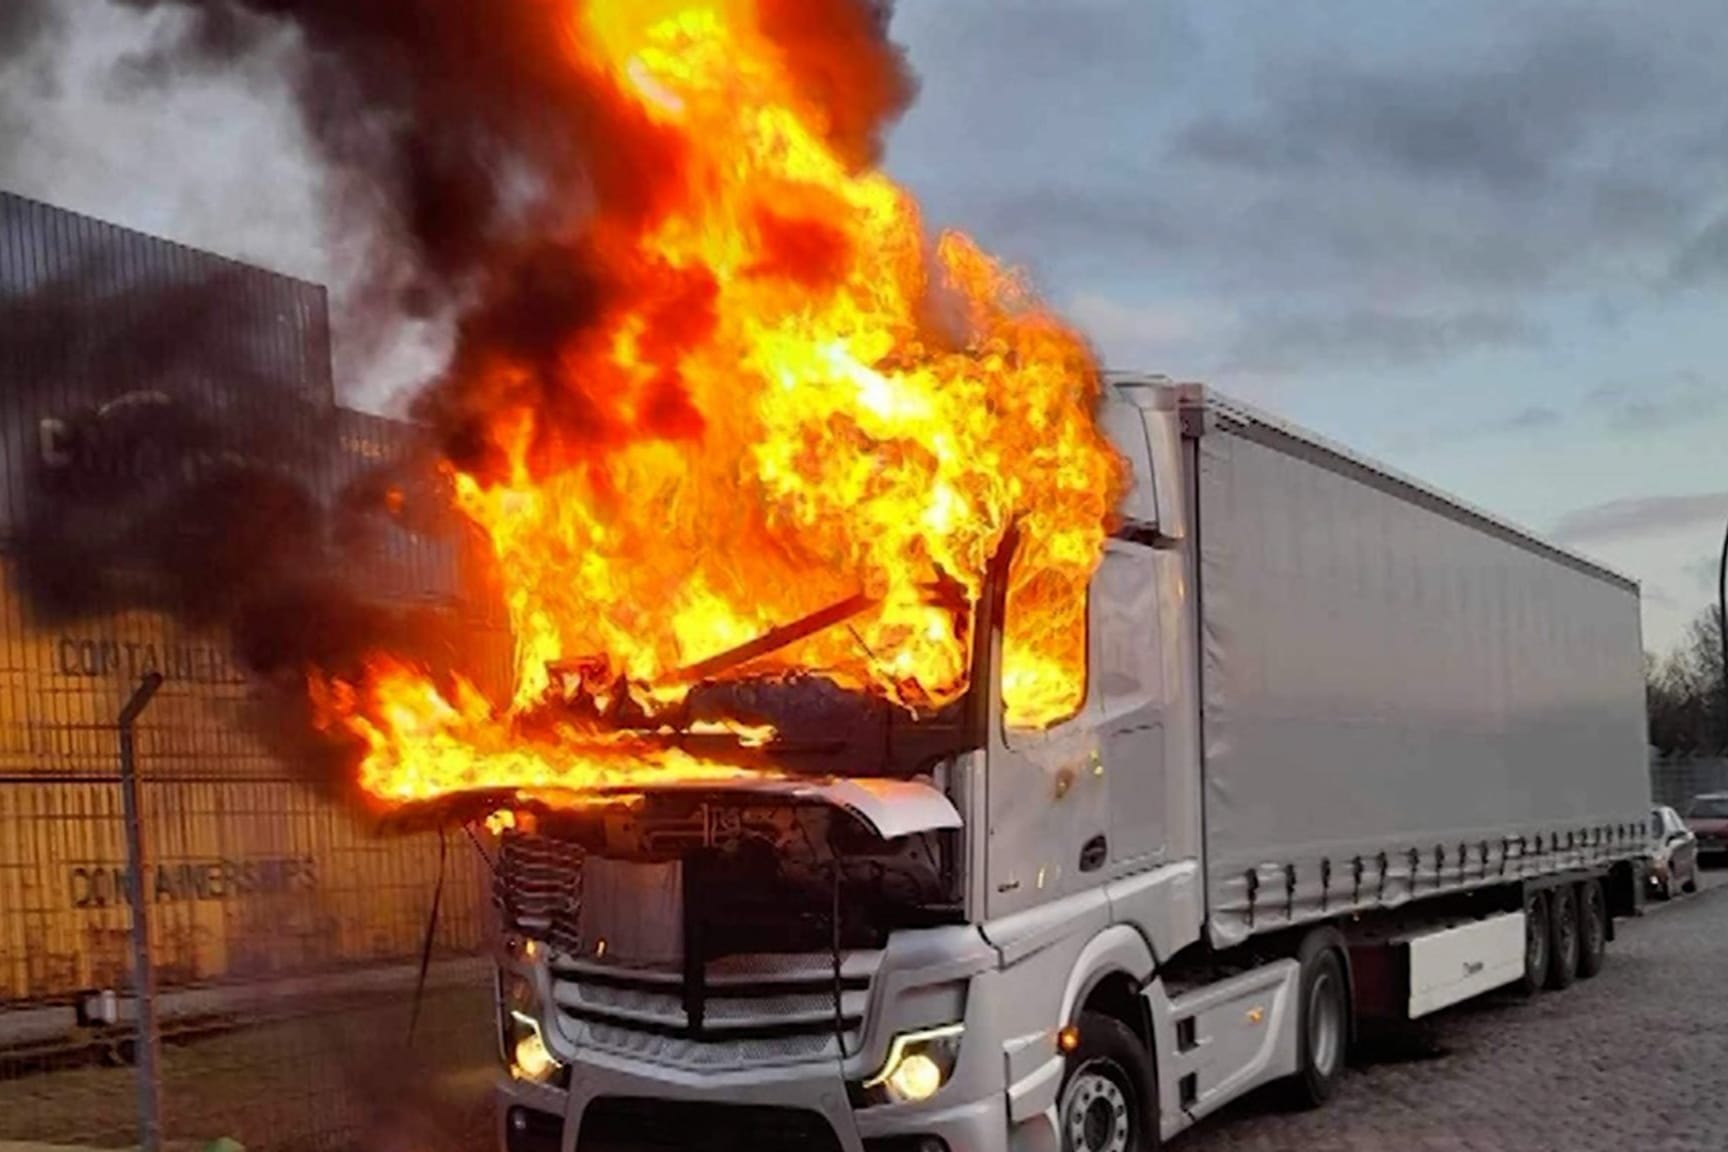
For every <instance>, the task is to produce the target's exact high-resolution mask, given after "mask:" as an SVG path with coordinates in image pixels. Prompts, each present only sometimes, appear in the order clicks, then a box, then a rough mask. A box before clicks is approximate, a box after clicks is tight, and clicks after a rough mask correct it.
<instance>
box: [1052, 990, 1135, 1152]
mask: <svg viewBox="0 0 1728 1152" xmlns="http://www.w3.org/2000/svg"><path fill="white" fill-rule="evenodd" d="M1153 1083H1154V1081H1153V1078H1152V1058H1151V1056H1150V1055H1149V1054H1148V1053H1147V1052H1146V1049H1145V1047H1144V1046H1143V1045H1142V1044H1141V1043H1140V1038H1139V1037H1138V1036H1135V1035H1134V1033H1133V1032H1131V1031H1130V1030H1129V1029H1128V1027H1127V1026H1126V1025H1124V1024H1123V1023H1122V1022H1121V1021H1120V1020H1117V1019H1115V1018H1114V1017H1111V1016H1104V1015H1100V1014H1099V1013H1097V1012H1083V1013H1081V1014H1080V1045H1079V1047H1077V1048H1075V1049H1074V1051H1073V1052H1072V1053H1070V1054H1069V1056H1068V1069H1067V1071H1066V1072H1065V1073H1064V1074H1063V1077H1062V1091H1061V1093H1060V1095H1058V1096H1057V1100H1056V1115H1057V1119H1058V1122H1059V1123H1060V1124H1061V1125H1062V1152H1152V1149H1155V1148H1157V1147H1158V1130H1157V1125H1156V1124H1155V1123H1153V1121H1154V1119H1155V1118H1156V1116H1157V1110H1156V1108H1154V1107H1150V1106H1149V1105H1150V1104H1151V1103H1152V1102H1153V1101H1155V1100H1156V1099H1157V1095H1156V1093H1155V1092H1154V1091H1153Z"/></svg>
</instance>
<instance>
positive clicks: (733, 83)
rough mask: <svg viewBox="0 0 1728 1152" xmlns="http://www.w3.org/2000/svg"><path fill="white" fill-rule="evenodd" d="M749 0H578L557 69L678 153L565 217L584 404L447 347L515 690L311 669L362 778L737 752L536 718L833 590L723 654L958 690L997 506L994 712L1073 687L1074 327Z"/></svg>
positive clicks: (1081, 440)
mask: <svg viewBox="0 0 1728 1152" xmlns="http://www.w3.org/2000/svg"><path fill="white" fill-rule="evenodd" d="M760 2H761V0H652V2H651V0H590V2H588V3H584V4H579V5H578V4H572V5H571V10H570V16H569V22H568V64H569V67H570V68H573V69H579V70H583V71H584V72H585V73H587V74H588V78H589V79H590V80H591V81H592V83H593V85H594V86H595V88H596V89H597V90H600V91H603V92H607V93H608V94H609V97H608V98H609V99H611V100H615V101H616V102H618V104H619V105H620V106H621V107H623V108H624V109H625V112H624V113H623V114H621V115H620V116H619V121H620V123H629V124H632V125H634V126H635V131H636V132H637V134H638V135H637V138H635V139H633V140H630V141H619V142H618V146H619V147H620V148H621V149H631V148H637V146H638V145H642V144H644V142H649V141H651V142H653V147H645V146H644V147H640V148H637V151H639V152H641V153H643V154H645V155H652V156H657V157H666V158H671V160H672V161H673V167H672V168H670V169H669V170H668V171H667V172H666V173H665V180H664V184H663V186H662V187H661V193H662V194H661V196H660V200H659V202H657V203H656V204H654V205H653V206H652V207H651V208H645V209H644V210H643V212H642V213H641V214H639V215H638V216H635V217H632V218H631V219H629V220H622V219H618V218H614V217H608V216H605V215H596V216H590V217H589V218H586V219H583V220H582V221H581V222H580V223H579V225H577V226H576V227H577V228H578V229H579V231H580V239H579V243H578V244H573V245H572V252H573V254H575V253H580V256H579V258H580V259H581V260H583V261H584V262H585V269H584V274H585V275H588V276H591V277H592V279H593V280H594V282H595V283H596V284H601V285H605V286H606V295H605V301H606V302H605V304H604V305H603V306H602V307H601V308H600V309H599V313H600V315H599V317H598V319H596V320H592V321H590V322H589V323H587V324H586V325H585V326H584V327H582V328H581V330H580V331H581V335H580V337H579V338H576V339H572V340H570V341H568V342H566V343H565V344H564V345H563V346H562V347H560V348H559V349H558V350H557V372H558V373H559V374H560V376H561V378H562V380H563V381H565V382H566V384H567V388H568V399H569V401H570V404H569V406H568V407H574V406H577V405H580V407H581V409H582V410H581V412H580V415H579V417H578V418H576V419H572V417H571V415H570V412H569V411H568V410H564V411H553V410H551V409H552V407H554V405H549V404H548V402H547V400H546V396H545V393H544V391H543V390H542V391H535V390H533V389H527V388H523V387H521V386H520V385H521V377H522V375H523V374H524V373H525V372H526V371H528V369H527V368H526V367H525V366H523V365H521V364H518V363H513V362H512V361H511V360H510V359H509V358H508V357H507V356H495V357H490V358H483V359H481V360H478V361H476V360H475V359H474V358H469V360H468V362H467V363H466V365H465V368H464V370H467V371H471V372H475V373H479V374H481V375H482V376H483V379H479V380H471V381H469V382H468V383H469V385H470V387H469V392H470V394H477V395H485V396H488V397H492V398H493V400H492V402H491V403H490V405H489V407H488V408H487V409H486V411H485V419H484V436H485V439H486V441H487V444H486V448H487V450H488V455H487V459H488V460H489V461H490V463H489V464H488V465H487V466H485V467H480V466H477V465H476V466H467V467H459V466H455V465H452V471H453V479H454V481H455V485H454V488H455V492H456V494H457V502H458V505H459V507H460V509H461V511H462V512H463V513H464V514H465V515H466V516H467V517H468V518H470V519H471V520H472V521H473V523H474V524H475V525H477V526H478V527H479V528H480V529H481V530H482V531H483V533H484V534H485V536H486V538H487V539H488V540H489V541H490V543H491V546H492V548H493V550H494V551H495V553H496V558H497V561H498V565H497V568H498V572H499V573H500V577H501V580H502V583H503V589H504V595H505V601H506V604H507V606H508V609H509V615H510V619H511V623H512V626H513V628H514V632H515V636H516V643H517V660H516V664H517V668H516V672H517V682H516V689H515V695H514V700H513V702H512V703H511V704H510V705H509V706H507V707H505V708H502V709H498V708H495V707H494V706H493V705H491V704H488V703H487V702H486V701H485V700H484V699H483V698H482V697H481V696H480V695H479V694H478V693H477V692H475V691H474V690H472V689H471V688H469V687H467V686H465V685H462V684H460V683H459V684H457V686H456V687H455V688H453V689H452V688H449V687H448V686H447V685H446V686H445V687H444V688H440V687H437V686H435V683H434V681H433V680H432V679H431V678H430V677H428V676H427V675H424V674H423V673H422V672H421V671H419V670H417V669H415V668H412V667H409V666H407V665H406V664H403V663H401V662H398V661H395V660H392V659H388V658H381V659H380V660H378V661H377V662H376V663H375V664H374V665H373V666H372V667H371V669H370V670H369V673H368V675H367V676H365V677H363V678H361V679H362V682H360V683H346V682H338V681H331V680H328V679H325V678H323V677H315V693H316V695H317V696H318V700H319V703H320V705H321V710H322V712H323V714H324V715H325V716H326V718H327V719H328V721H329V722H330V723H333V724H337V725H340V726H342V727H344V728H345V729H346V730H348V731H349V732H350V733H352V734H354V735H356V736H358V737H360V738H361V739H362V740H363V741H364V743H365V746H366V749H367V750H368V755H367V758H366V762H365V765H364V770H363V783H364V785H365V787H366V788H367V789H368V790H369V791H370V792H372V793H373V794H374V795H376V796H378V797H380V798H383V799H387V800H413V799H422V798H428V797H433V796H438V795H441V794H445V793H449V792H452V791H458V790H466V789H473V788H482V787H508V788H514V787H524V788H558V789H564V790H570V791H574V792H577V793H580V792H582V791H584V790H589V789H593V788H597V787H602V786H606V787H611V786H630V785H643V784H649V783H653V782H656V781H659V780H665V779H688V778H691V777H702V776H709V775H712V776H716V777H725V776H731V775H735V774H736V773H737V772H739V771H740V769H738V768H735V767H730V766H728V765H726V764H723V763H715V762H709V761H706V760H704V759H703V758H702V757H700V756H697V755H694V754H691V753H689V752H686V751H680V750H676V749H668V748H667V747H665V745H664V743H663V742H656V741H655V740H654V739H653V738H652V736H651V735H645V734H643V733H642V732H640V731H637V732H634V733H632V734H628V735H626V734H621V733H619V732H616V731H612V732H608V731H605V730H604V729H603V728H602V727H600V726H596V725H594V724H591V723H584V722H579V721H577V720H575V719H574V718H571V719H568V720H556V719H554V720H552V721H547V720H546V719H545V717H546V715H547V713H548V707H549V705H548V702H549V701H552V702H567V701H568V700H569V699H570V698H571V696H572V694H580V695H582V696H583V698H584V699H586V700H589V701H593V700H595V699H598V700H599V701H600V703H601V704H607V703H616V700H615V699H613V697H615V696H616V695H617V694H619V693H624V694H627V695H628V696H629V697H630V698H631V700H632V702H633V703H634V704H636V705H637V706H638V707H639V708H640V709H645V710H646V711H647V712H648V713H650V714H653V713H654V711H655V709H657V708H663V707H666V706H667V705H669V704H671V703H674V702H676V701H677V700H678V699H680V698H681V697H682V696H683V695H684V694H685V693H686V692H687V691H688V688H689V680H690V679H691V677H690V676H688V675H685V674H684V672H685V670H688V669H690V668H692V666H695V665H700V664H701V663H702V662H703V661H707V660H711V659H712V658H714V657H716V656H717V655H720V654H722V653H726V652H729V651H732V650H734V649H736V648H738V647H739V646H740V645H743V644H747V643H748V642H750V641H752V640H753V639H756V638H758V637H761V636H763V635H764V634H765V633H769V632H770V631H771V630H773V629H776V628H779V627H783V626H785V625H787V624H789V623H792V622H795V621H798V620H800V619H803V618H806V617H809V616H810V615H812V614H813V613H818V612H821V611H822V610H824V609H826V608H829V607H831V606H833V605H835V604H837V603H842V602H851V603H852V604H853V605H855V606H856V608H857V610H856V611H854V612H850V613H848V614H847V618H846V619H843V620H840V621H838V622H837V623H835V625H834V626H832V627H828V628H826V629H824V630H821V631H818V632H816V633H815V634H813V635H809V636H807V637H804V638H802V639H800V640H798V641H796V642H795V643H792V644H790V645H789V646H785V647H782V648H779V649H778V650H774V651H771V652H767V653H765V654H761V655H759V656H758V657H757V658H755V659H753V660H750V661H747V662H746V663H744V664H742V665H738V666H736V667H732V668H728V669H725V670H724V671H723V672H719V673H717V674H720V675H734V676H742V675H749V676H753V677H754V676H776V675H785V674H791V673H808V674H813V675H819V676H824V677H827V678H828V679H830V680H832V681H833V682H835V683H836V684H838V685H841V686H842V687H844V688H847V689H849V690H854V691H857V692H863V693H869V694H874V695H876V696H879V697H883V698H886V699H888V700H890V701H893V702H894V703H895V704H897V705H900V706H903V707H905V708H908V709H911V710H914V711H923V710H930V709H935V708H939V707H941V706H943V705H945V704H948V703H950V702H952V701H954V700H955V699H957V698H958V697H959V696H960V695H961V694H963V693H964V692H965V691H966V690H967V688H968V683H967V678H968V672H969V648H970V643H971V638H970V634H969V633H970V620H971V612H970V605H971V604H973V603H975V602H976V600H977V598H978V596H979V595H980V594H981V592H982V590H983V588H982V586H983V581H984V573H985V571H986V568H987V564H988V561H989V559H990V557H991V556H992V554H993V552H994V550H995V549H996V547H997V545H998V544H999V542H1000V541H1001V540H1002V538H1003V536H1004V534H1005V532H1006V531H1007V530H1008V528H1009V526H1010V524H1011V523H1013V522H1017V523H1018V525H1019V529H1020V539H1021V543H1020V547H1019V550H1018V552H1017V554H1016V563H1015V566H1014V570H1013V576H1012V579H1011V581H1010V588H1009V593H1008V625H1007V627H1008V634H1007V642H1006V644H1005V648H1006V652H1005V656H1004V666H1003V668H1002V669H1001V676H1002V682H1003V692H1004V701H1005V707H1006V711H1007V719H1008V721H1009V723H1011V724H1014V725H1018V726H1027V727H1038V726H1042V725H1046V724H1048V723H1050V722H1052V721H1054V720H1057V719H1060V718H1062V717H1065V716H1067V715H1069V714H1071V713H1072V712H1073V710H1074V709H1075V708H1076V707H1077V706H1078V704H1079V702H1080V701H1081V700H1082V699H1083V697H1084V694H1085V644H1086V629H1085V619H1084V614H1085V596H1084V588H1085V585H1086V584H1087V582H1088V580H1089V579H1090V577H1091V574H1092V572H1093V570H1094V568H1095V567H1096V564H1097V561H1098V557H1099V555H1100V551H1101V548H1102V543H1103V540H1104V538H1105V534H1106V531H1107V522H1108V519H1109V516H1110V514H1111V510H1112V508H1113V506H1114V503H1115V499H1116V497H1117V495H1118V493H1119V491H1120V487H1121V483H1122V472H1121V465H1120V462H1119V460H1118V458H1117V457H1116V456H1115V455H1114V453H1113V452H1112V451H1111V450H1110V449H1109V447H1108V446H1107V444H1106V442H1105V440H1104V439H1103V437H1102V435H1101V433H1100V432H1099V430H1098V428H1097V426H1096V424H1095V422H1094V419H1093V408H1094V406H1095V403H1096V400H1097V389H1098V374H1097V370H1096V367H1095V364H1094V362H1093V360H1092V358H1091V356H1090V353H1089V351H1088V349H1087V348H1086V346H1085V344H1084V342H1083V341H1082V339H1081V338H1080V337H1078V336H1077V335H1076V334H1075V333H1074V332H1073V331H1072V330H1071V329H1069V328H1068V327H1066V326H1065V325H1064V324H1062V323H1061V322H1059V321H1058V320H1057V319H1056V318H1055V317H1053V316H1052V315H1051V314H1050V313H1049V312H1048V311H1046V310H1045V309H1044V308H1043V307H1042V306H1041V305H1040V304H1039V303H1038V302H1037V300H1036V299H1035V298H1034V297H1033V296H1032V295H1031V294H1030V292H1029V291H1028V289H1027V288H1026V286H1025V285H1024V284H1023V283H1022V282H1021V280H1020V279H1019V278H1017V277H1016V276H1015V275H1013V274H1011V273H1010V272H1008V271H1007V270H1005V269H1004V268H1002V267H1001V266H1000V265H999V264H997V263H996V262H995V261H994V260H992V259H991V258H990V257H989V256H988V255H986V254H985V253H984V252H982V251H981V250H980V249H979V248H978V247H977V246H976V245H975V244H974V243H972V242H971V241H970V240H969V239H967V238H966V237H964V236H961V235H957V234H953V233H949V234H945V235H943V236H941V237H940V238H939V239H937V240H936V241H935V242H934V243H931V242H930V241H929V240H928V239H927V237H926V235H925V233H924V231H923V228H922V225H921V221H920V219H919V214H918V210H917V207H916V205H915V204H914V202H913V201H912V199H911V198H910V197H909V195H908V194H907V193H906V192H905V190H903V189H902V188H900V187H898V186H897V185H896V184H895V183H894V182H893V181H891V180H890V179H889V178H888V177H887V176H886V175H884V174H883V173H882V172H881V171H878V170H875V169H873V168H870V167H867V166H866V167H859V166H856V165H854V164H851V163H849V162H848V159H847V158H846V157H843V156H841V155H840V154H839V152H838V149H837V148H836V146H835V145H833V144H832V143H831V139H832V138H833V136H834V133H833V131H832V127H833V119H834V116H835V115H836V109H837V108H838V107H840V106H842V105H843V103H844V101H845V100H846V99H847V94H846V93H845V92H843V91H830V92H826V93H823V94H822V96H821V98H820V99H819V98H817V96H816V95H813V94H812V93H811V92H810V90H809V87H810V86H809V85H808V83H795V82H794V77H793V75H792V73H791V70H790V65H791V63H792V61H789V60H788V57H787V52H788V49H787V47H786V45H785V44H784V43H783V42H775V41H771V40H770V39H768V37H767V36H766V35H765V33H764V31H763V29H762V26H761V23H760V20H761V13H760V11H759V4H760ZM573 258H576V257H575V256H574V255H573ZM528 397H533V399H529V398H528ZM556 406H557V407H560V408H564V407H567V406H566V405H565V404H564V397H563V395H562V394H560V397H559V399H558V401H557V404H556ZM551 711H552V713H553V714H554V715H556V714H557V709H556V708H552V709H551ZM527 717H536V718H537V719H536V720H535V721H534V722H533V723H525V718H527ZM639 727H640V726H639V725H638V728H639ZM757 735H758V736H761V735H762V734H757Z"/></svg>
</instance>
